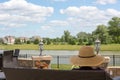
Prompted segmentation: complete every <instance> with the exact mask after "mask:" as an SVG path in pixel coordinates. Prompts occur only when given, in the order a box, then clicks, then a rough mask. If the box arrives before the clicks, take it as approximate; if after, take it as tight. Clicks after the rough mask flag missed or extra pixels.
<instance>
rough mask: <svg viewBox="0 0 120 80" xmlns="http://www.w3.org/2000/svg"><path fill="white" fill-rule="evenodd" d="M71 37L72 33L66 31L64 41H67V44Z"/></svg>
mask: <svg viewBox="0 0 120 80" xmlns="http://www.w3.org/2000/svg"><path fill="white" fill-rule="evenodd" d="M70 36H71V35H70V32H69V31H68V30H66V31H64V35H63V37H64V39H65V42H68V41H69V39H70Z"/></svg>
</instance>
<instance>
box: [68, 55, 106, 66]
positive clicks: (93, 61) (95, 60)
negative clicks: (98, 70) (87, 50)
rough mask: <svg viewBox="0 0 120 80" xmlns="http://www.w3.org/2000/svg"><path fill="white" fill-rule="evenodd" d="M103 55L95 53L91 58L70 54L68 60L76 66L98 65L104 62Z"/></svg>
mask: <svg viewBox="0 0 120 80" xmlns="http://www.w3.org/2000/svg"><path fill="white" fill-rule="evenodd" d="M104 60H105V59H104V57H103V56H100V55H96V56H94V57H91V58H81V57H79V56H72V57H71V58H70V62H71V63H72V64H73V65H76V66H98V65H100V64H101V63H103V62H104Z"/></svg>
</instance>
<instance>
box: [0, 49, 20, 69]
mask: <svg viewBox="0 0 120 80" xmlns="http://www.w3.org/2000/svg"><path fill="white" fill-rule="evenodd" d="M13 52H14V51H13V50H7V51H4V52H3V60H2V61H3V67H16V66H17V62H18V61H17V59H16V58H14V57H13Z"/></svg>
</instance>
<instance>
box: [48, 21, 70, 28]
mask: <svg viewBox="0 0 120 80" xmlns="http://www.w3.org/2000/svg"><path fill="white" fill-rule="evenodd" d="M49 25H50V26H55V27H61V26H68V25H69V24H68V22H67V21H60V20H53V21H50V23H49Z"/></svg>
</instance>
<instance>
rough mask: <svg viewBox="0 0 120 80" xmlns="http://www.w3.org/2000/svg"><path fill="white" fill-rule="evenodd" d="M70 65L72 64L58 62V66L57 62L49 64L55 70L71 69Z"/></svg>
mask: <svg viewBox="0 0 120 80" xmlns="http://www.w3.org/2000/svg"><path fill="white" fill-rule="evenodd" d="M71 67H72V65H70V64H59V66H58V65H57V64H51V68H52V69H56V70H71Z"/></svg>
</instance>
